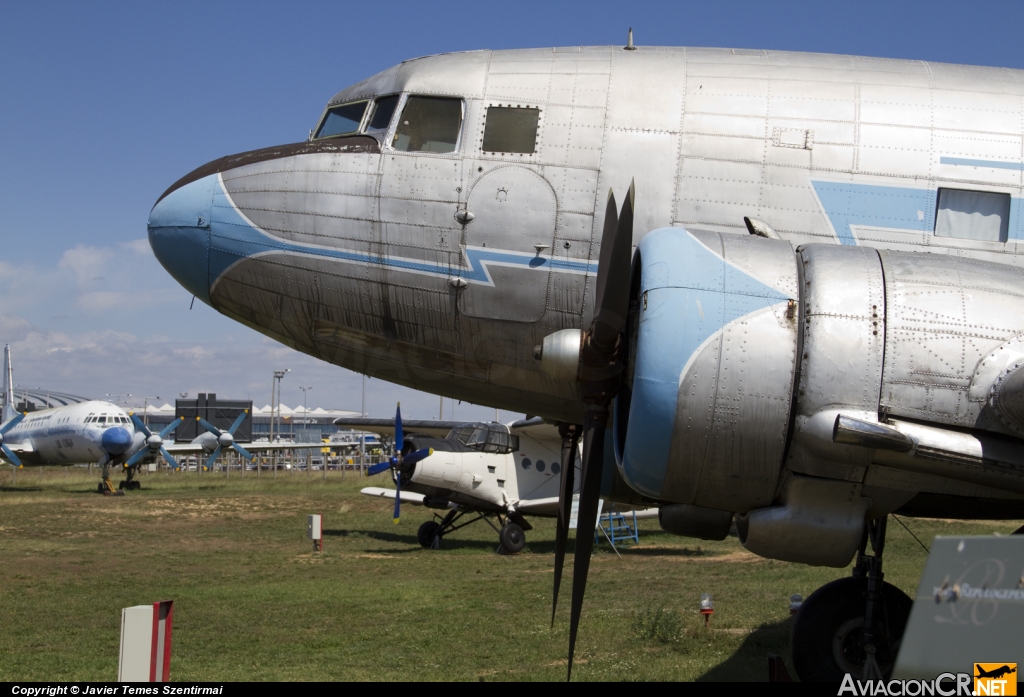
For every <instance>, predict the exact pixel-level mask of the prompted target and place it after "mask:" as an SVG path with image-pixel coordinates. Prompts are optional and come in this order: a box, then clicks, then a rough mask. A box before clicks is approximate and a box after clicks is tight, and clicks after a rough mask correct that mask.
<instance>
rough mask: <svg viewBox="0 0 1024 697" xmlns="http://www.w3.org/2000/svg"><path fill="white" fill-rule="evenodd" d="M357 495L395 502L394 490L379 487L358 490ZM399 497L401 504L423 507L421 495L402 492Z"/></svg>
mask: <svg viewBox="0 0 1024 697" xmlns="http://www.w3.org/2000/svg"><path fill="white" fill-rule="evenodd" d="M403 425H404V424H403ZM359 493H360V494H363V495H364V496H376V497H377V498H382V499H390V500H391V501H394V500H395V490H394V489H384V488H382V487H379V486H368V487H365V488H363V489H360V490H359ZM400 497H401V499H402V503H411V504H413V505H416V506H422V505H423V499H424V496H423V494H414V493H412V492H411V491H403V492H402V493H401V494H400Z"/></svg>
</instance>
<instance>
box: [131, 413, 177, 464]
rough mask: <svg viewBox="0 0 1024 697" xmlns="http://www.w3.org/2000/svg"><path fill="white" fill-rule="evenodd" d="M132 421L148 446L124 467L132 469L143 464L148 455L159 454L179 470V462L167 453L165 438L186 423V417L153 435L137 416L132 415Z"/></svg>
mask: <svg viewBox="0 0 1024 697" xmlns="http://www.w3.org/2000/svg"><path fill="white" fill-rule="evenodd" d="M132 421H133V422H135V428H137V429H139V430H140V431H142V433H143V435H145V436H146V444H145V445H144V446H143V447H142V448H140V449H139V451H138V452H137V453H135V454H134V455H132V456H131V457H130V458H128V461H127V462H125V463H124V466H125V467H132V466H133V465H137V464H138V463H139V462H141V461H142V458H144V457H146V456H147V455H156V454H157V453H160V454H161V455H163V456H164V459H165V460H167V461H168V462H169V463H171V466H172V467H174V469H178V462H177V460H175V459H174V458H173V457H171V454H170V453H169V452H167V448H165V447H164V438H166V437H167V434H169V433H170V432H171V431H173V430H174V429H176V428H177V427H178V426H180V425H181V424H183V423H185V417H184V416H180V417H178V418H177V419H175V420H174V421H172V422H171V423H169V424H168V425H167V426H165V427H164V430H162V431H160V433H153V432H152V431H150V430H149V429H148V428H146V424H144V423H143V422H142V419H140V418H139V417H137V416H136V415H135V414H132Z"/></svg>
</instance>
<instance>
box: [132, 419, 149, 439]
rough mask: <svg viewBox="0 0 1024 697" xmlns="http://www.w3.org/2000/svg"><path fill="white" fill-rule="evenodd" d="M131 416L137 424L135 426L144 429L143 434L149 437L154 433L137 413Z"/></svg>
mask: <svg viewBox="0 0 1024 697" xmlns="http://www.w3.org/2000/svg"><path fill="white" fill-rule="evenodd" d="M131 417H132V423H133V424H135V428H137V429H138V430H140V431H142V435H144V436H146V438H149V437H150V436H151V435H153V433H152V432H151V431H150V430H149V429H148V428H146V424H144V423H143V422H142V419H140V418H139V417H137V416H136V415H135V414H132V415H131Z"/></svg>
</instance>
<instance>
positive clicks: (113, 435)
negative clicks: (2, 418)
mask: <svg viewBox="0 0 1024 697" xmlns="http://www.w3.org/2000/svg"><path fill="white" fill-rule="evenodd" d="M136 440H139V441H140V442H141V439H137V438H136V434H135V426H134V425H133V424H132V421H131V418H129V416H128V413H127V412H126V411H125V410H124V409H122V408H121V407H119V406H117V405H115V404H111V403H110V402H103V401H88V402H80V403H77V404H69V405H66V406H62V407H57V408H54V409H43V410H40V411H34V412H30V413H29V414H28V415H27V416H26V417H25V418H24V419H23V420H22V421H21V423H19V424H18V425H16V426H15V427H14V428H12V429H11V430H10V431H8V432H7V433H6V434H4V444H5V445H7V446H8V447H10V448H12V449H13V450H14V451H15V452H17V453H18V457H19V459H21V460H22V461H23V462H24V463H25V464H37V465H65V464H76V463H86V462H98V461H101V460H103V459H104V458H105V457H106V458H107V459H113V458H117V457H119V456H123V455H124V454H125V453H128V452H130V451H131V450H133V449H134V446H136V445H138V444H137V443H136V442H135V441H136Z"/></svg>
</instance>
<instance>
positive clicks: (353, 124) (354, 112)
mask: <svg viewBox="0 0 1024 697" xmlns="http://www.w3.org/2000/svg"><path fill="white" fill-rule="evenodd" d="M367 104H369V102H367V101H365V100H364V101H361V102H349V103H348V104H342V105H340V106H336V107H331V108H330V109H329V110H328V111H327V115H326V116H325V117H324V120H323V122H322V123H321V124H320V128H319V129H318V130H317V132H316V135H315V136H313V137H314V138H333V137H334V136H344V135H348V134H350V133H355V132H356V131H358V130H359V125H360V124H361V123H362V122H363V114H364V113H366V105H367Z"/></svg>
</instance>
